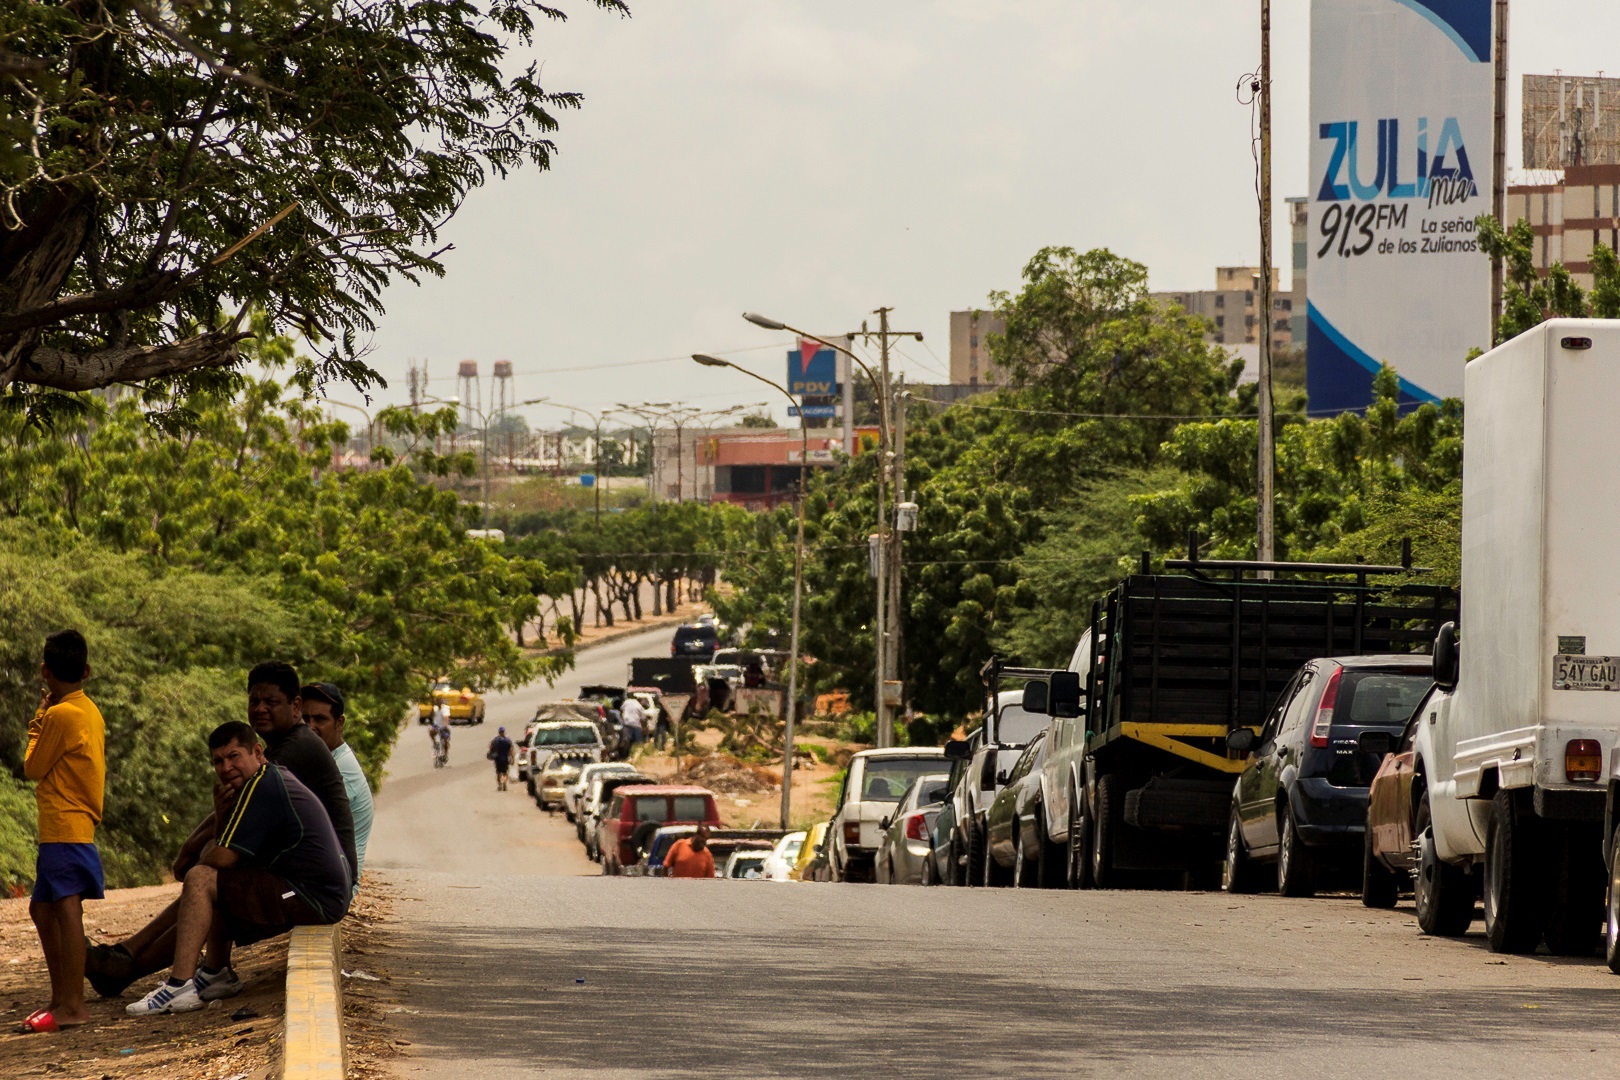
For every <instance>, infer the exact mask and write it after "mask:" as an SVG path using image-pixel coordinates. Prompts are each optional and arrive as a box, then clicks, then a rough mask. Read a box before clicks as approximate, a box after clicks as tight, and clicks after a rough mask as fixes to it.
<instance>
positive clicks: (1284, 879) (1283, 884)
mask: <svg viewBox="0 0 1620 1080" xmlns="http://www.w3.org/2000/svg"><path fill="white" fill-rule="evenodd" d="M1278 833H1279V837H1280V839H1279V842H1278V845H1277V891H1278V892H1280V893H1282V894H1283V895H1284V896H1293V897H1301V896H1315V895H1316V883H1315V882H1314V881H1313V880H1312V878H1313V877H1314V876H1315V875H1314V874H1313V873H1312V871H1313V869H1314V868H1313V867H1312V866H1311V850H1310V848H1308V847H1306V846H1305V842H1304V841H1303V840H1301V839H1300V838H1299V825H1298V823H1297V822H1295V821H1294V808H1293V807H1292V806H1289V807H1285V808H1284V809H1283V815H1282V822H1281V824H1280V826H1279V828H1278Z"/></svg>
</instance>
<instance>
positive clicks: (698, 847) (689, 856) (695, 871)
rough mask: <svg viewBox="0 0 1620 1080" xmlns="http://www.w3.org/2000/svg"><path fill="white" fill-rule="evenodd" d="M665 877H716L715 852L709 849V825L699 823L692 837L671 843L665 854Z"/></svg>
mask: <svg viewBox="0 0 1620 1080" xmlns="http://www.w3.org/2000/svg"><path fill="white" fill-rule="evenodd" d="M664 876H665V877H696V878H704V877H706V878H712V877H714V853H713V852H712V851H710V850H709V827H708V826H707V825H699V826H698V827H697V832H695V833H693V834H692V836H691V837H690V838H687V837H684V836H683V837H682V838H681V839H679V840H677V841H675V842H674V843H673V844H671V845H669V854H667V855H665V856H664Z"/></svg>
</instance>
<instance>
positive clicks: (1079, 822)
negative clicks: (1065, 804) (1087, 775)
mask: <svg viewBox="0 0 1620 1080" xmlns="http://www.w3.org/2000/svg"><path fill="white" fill-rule="evenodd" d="M1085 805H1086V804H1085V803H1084V802H1083V801H1081V798H1080V794H1079V793H1078V792H1070V794H1069V843H1068V856H1069V857H1068V863H1069V865H1068V874H1067V877H1068V883H1069V888H1071V889H1089V888H1091V851H1090V847H1091V825H1090V821H1091V818H1090V817H1089V816H1088V815H1087V814H1086V812H1085Z"/></svg>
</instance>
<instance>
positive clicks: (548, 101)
mask: <svg viewBox="0 0 1620 1080" xmlns="http://www.w3.org/2000/svg"><path fill="white" fill-rule="evenodd" d="M589 2H590V3H592V4H594V5H595V6H597V7H600V8H605V9H609V10H613V11H619V12H623V11H625V8H624V6H623V4H622V2H621V0H589ZM563 17H564V15H563V12H562V11H560V10H559V9H557V8H554V7H549V6H546V5H544V4H541V3H538V2H535V0H323V2H313V0H250V2H247V3H238V4H230V5H226V6H221V5H216V4H178V3H176V4H145V3H135V2H128V0H125V2H118V0H113V2H107V0H66V2H63V3H53V4H36V3H23V4H9V5H5V11H4V13H3V14H0V74H3V75H4V76H6V77H5V78H0V226H3V229H4V231H3V232H0V390H9V393H10V396H12V397H13V398H14V401H13V404H16V401H15V399H16V398H17V397H21V398H24V399H33V398H34V397H36V396H37V395H38V393H39V392H40V391H42V390H58V391H61V390H66V391H76V390H86V389H92V388H96V387H102V386H109V385H112V384H115V383H143V382H147V381H150V380H157V381H158V382H159V383H165V382H166V381H167V380H169V378H170V377H174V376H180V375H185V374H186V373H193V376H194V377H196V373H206V372H209V371H218V370H220V369H222V368H228V367H230V366H231V365H232V364H234V363H235V362H236V360H237V357H238V351H237V346H238V344H239V343H240V342H241V341H243V340H244V339H245V338H246V336H247V334H248V333H249V332H250V330H249V328H248V327H246V325H245V318H246V313H247V312H249V311H250V310H253V309H261V310H263V311H264V312H265V313H266V314H267V317H268V319H269V324H270V327H271V328H272V330H273V331H275V332H278V333H281V332H296V333H298V334H300V335H302V336H303V338H304V339H305V340H306V341H307V342H309V343H311V344H312V346H313V347H314V348H315V349H317V350H318V352H317V355H316V356H315V357H314V358H313V359H310V360H307V361H302V364H303V366H304V369H305V370H304V371H303V373H302V374H303V375H304V376H305V377H306V378H312V377H320V378H331V377H338V378H342V379H346V380H348V381H350V382H352V383H354V384H355V385H356V386H360V387H362V388H364V387H366V386H369V385H371V384H373V383H376V382H378V381H379V380H378V376H377V375H376V373H375V372H373V371H372V370H371V369H370V368H369V367H368V366H367V365H366V363H365V360H364V358H363V353H364V346H365V342H364V337H365V336H366V335H367V334H368V333H369V332H370V331H371V330H372V329H373V326H374V321H373V320H374V317H375V316H376V315H377V314H378V312H379V311H380V310H381V306H380V296H381V292H382V289H383V288H384V286H385V285H387V284H388V283H389V282H390V281H391V280H394V279H397V278H404V279H407V280H418V279H420V278H421V277H422V276H423V275H439V274H442V273H443V272H444V268H443V264H442V263H441V262H440V256H442V255H443V253H444V251H445V250H446V249H445V247H444V246H443V245H442V244H441V242H440V239H439V232H440V230H441V229H442V228H443V226H444V224H445V223H446V222H447V221H448V220H449V219H450V217H451V216H452V215H454V214H455V213H456V211H457V210H458V209H459V208H460V206H461V204H462V202H463V200H464V199H465V198H466V196H467V194H468V193H469V192H470V191H471V190H472V189H474V188H476V187H478V186H479V185H480V184H482V183H484V182H485V181H486V180H487V179H489V178H491V177H500V176H504V175H506V174H507V173H509V172H510V171H512V170H513V169H516V168H518V167H520V166H522V165H524V164H530V165H533V166H535V167H538V168H545V167H546V166H547V165H548V163H549V162H550V160H551V157H552V154H553V153H554V152H555V149H556V147H555V145H554V143H553V142H552V140H551V134H552V133H553V132H554V131H555V130H556V128H557V115H558V113H559V112H560V111H561V110H565V109H572V108H575V107H577V106H578V105H579V104H580V102H581V98H580V96H579V95H578V94H575V93H568V92H555V91H548V90H546V89H544V88H543V87H542V86H541V84H540V80H539V71H538V68H537V67H536V66H535V65H533V64H530V65H528V66H526V67H523V68H521V69H519V70H516V71H508V70H506V68H507V67H508V65H509V63H510V58H511V53H512V52H513V50H514V49H516V48H519V47H526V46H528V45H530V44H531V43H532V42H533V41H534V39H535V36H536V32H537V26H538V24H539V23H541V22H543V21H545V20H554V19H561V18H563ZM26 404H28V405H29V406H31V407H37V405H38V403H37V402H36V401H34V400H27V401H26Z"/></svg>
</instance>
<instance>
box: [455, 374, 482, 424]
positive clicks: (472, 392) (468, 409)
mask: <svg viewBox="0 0 1620 1080" xmlns="http://www.w3.org/2000/svg"><path fill="white" fill-rule="evenodd" d="M456 395H457V396H458V397H460V398H461V426H462V427H463V428H465V429H467V430H468V431H471V430H472V428H473V425H474V421H475V419H476V416H477V414H476V413H475V412H474V410H475V409H477V407H478V403H479V401H480V400H481V399H480V397H479V393H478V361H476V360H463V361H462V362H461V365H460V366H459V367H458V368H456Z"/></svg>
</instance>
